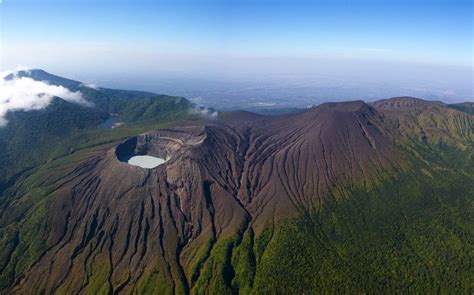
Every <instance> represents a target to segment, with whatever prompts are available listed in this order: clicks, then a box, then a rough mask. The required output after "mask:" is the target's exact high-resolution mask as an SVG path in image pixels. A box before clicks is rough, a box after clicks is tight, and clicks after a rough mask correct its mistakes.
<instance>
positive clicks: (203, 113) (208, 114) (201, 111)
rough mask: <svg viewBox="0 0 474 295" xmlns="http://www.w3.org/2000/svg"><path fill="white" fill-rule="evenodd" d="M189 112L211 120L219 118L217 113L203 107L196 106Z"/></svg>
mask: <svg viewBox="0 0 474 295" xmlns="http://www.w3.org/2000/svg"><path fill="white" fill-rule="evenodd" d="M189 112H190V113H191V114H198V115H201V116H203V117H207V118H209V119H217V116H218V113H217V111H215V110H212V109H209V108H206V107H201V106H196V107H194V108H192V109H190V110H189Z"/></svg>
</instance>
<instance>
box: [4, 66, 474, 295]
mask: <svg viewBox="0 0 474 295" xmlns="http://www.w3.org/2000/svg"><path fill="white" fill-rule="evenodd" d="M28 75H29V77H33V78H35V77H36V76H38V77H36V78H38V79H41V80H44V79H50V80H51V81H50V83H52V84H54V83H57V84H58V85H63V86H65V87H72V88H71V89H72V90H80V91H81V92H83V93H85V96H86V98H87V99H88V100H90V101H92V102H93V103H94V106H95V107H94V108H93V109H82V108H80V107H77V106H72V105H68V104H67V103H66V102H64V101H62V100H61V99H59V98H58V99H56V101H55V102H53V104H52V105H50V106H49V107H48V108H47V109H45V110H41V111H37V112H31V113H29V112H28V113H26V112H25V113H21V112H20V113H13V114H10V117H9V120H10V122H11V125H9V127H7V128H6V129H4V130H2V131H1V132H3V134H4V135H5V136H4V137H3V138H4V139H5V138H8V136H10V140H7V141H5V142H4V143H3V144H4V145H5V146H6V147H7V149H6V150H7V151H9V152H8V153H5V152H4V153H3V154H2V157H3V159H5V160H4V163H5V165H4V168H3V172H4V173H5V174H4V175H3V178H2V181H3V182H4V184H3V185H2V186H0V193H1V198H0V200H1V206H0V210H1V211H0V214H1V215H0V233H1V237H2V243H1V244H0V269H1V277H0V290H3V291H2V293H18V294H32V293H47V294H49V293H59V294H62V293H67V294H69V293H83V294H90V293H114V294H116V293H124V294H129V293H147V294H148V293H156V294H166V293H181V294H187V293H193V294H201V293H212V294H214V293H243V294H247V293H279V292H282V293H307V292H319V291H328V292H330V291H333V292H344V293H353V292H368V293H380V292H384V291H385V292H386V291H397V290H398V291H413V292H417V291H425V292H427V291H432V292H440V291H441V292H444V291H453V290H456V291H459V292H469V291H472V290H473V289H472V288H473V286H472V281H471V278H472V276H473V275H474V274H473V271H472V268H471V267H470V265H472V251H473V250H474V249H473V247H472V245H473V244H474V243H473V240H474V228H473V223H472V220H473V217H474V216H473V214H474V152H473V146H474V116H473V115H472V112H471V109H470V108H469V106H470V104H468V103H466V104H459V105H446V104H444V103H441V102H432V101H424V100H420V99H416V98H411V97H398V98H392V99H388V100H380V101H377V102H374V103H371V104H367V103H364V102H362V101H353V102H344V103H325V104H322V105H320V106H317V107H313V108H311V109H308V110H307V111H305V112H302V113H294V114H287V115H280V116H262V115H257V114H253V113H249V112H230V113H221V114H220V117H219V119H205V118H202V117H201V118H192V117H190V116H189V114H188V113H189V112H188V108H189V107H190V106H191V105H190V104H189V102H187V101H186V100H185V99H184V98H173V97H166V96H156V95H153V94H148V93H142V92H129V91H119V90H111V89H98V90H96V89H91V88H87V87H84V86H83V85H82V84H81V83H79V82H75V81H72V80H67V79H64V78H61V77H57V76H52V75H49V74H47V73H45V72H42V71H33V72H32V73H29V74H28ZM35 75H36V76H35ZM150 95H151V96H150ZM110 113H118V114H119V115H120V116H121V118H122V119H124V120H125V122H126V125H125V126H122V127H120V128H117V129H116V130H113V131H100V130H95V129H94V128H96V127H95V126H96V124H97V123H98V122H100V121H101V120H103V119H104V118H106V117H108V116H109V115H110ZM51 114H56V115H57V116H54V118H55V120H56V121H57V122H56V121H55V122H52V121H51V118H52V116H51ZM58 114H59V115H58ZM184 114H187V115H184ZM71 115H72V116H71ZM157 117H160V118H161V119H162V120H157V119H156V118H157ZM81 118H82V119H83V118H88V119H87V120H85V122H86V124H85V125H80V122H81ZM66 119H67V120H66ZM177 119H179V120H177ZM64 120H66V121H64ZM38 121H39V122H45V123H44V130H47V131H44V132H43V131H41V130H43V129H42V128H43V125H41V124H39V125H38V123H37V122H38ZM61 122H63V123H64V122H69V123H68V124H61ZM164 122H166V125H164V124H163V123H164ZM33 124H36V126H37V128H36V129H35V128H32V126H33ZM78 124H79V125H78ZM52 125H53V127H54V126H58V128H56V129H55V128H52V129H51V128H50V126H52ZM21 126H23V128H20V127H21ZM48 126H49V127H48ZM59 126H60V127H59ZM13 130H20V131H22V130H23V133H22V132H18V133H14V132H13ZM32 130H36V132H37V134H36V135H39V136H36V137H34V136H33V135H34V134H35V133H32ZM15 134H16V135H15ZM61 137H63V138H62V139H61V140H59V138H61ZM28 138H31V139H30V140H28ZM12 140H13V143H12V142H11V141H12ZM30 141H31V143H30V145H28V147H29V148H31V144H33V145H34V146H36V147H38V149H39V151H40V152H38V155H41V156H42V159H43V160H46V161H36V162H33V163H32V162H30V163H29V165H28V166H25V165H20V164H18V165H17V166H15V165H10V164H9V163H10V162H11V161H13V160H14V159H18V160H21V159H26V158H24V157H23V158H22V157H20V156H18V155H19V154H18V153H17V152H18V150H20V151H27V149H26V148H24V147H23V145H22V144H21V143H22V142H24V143H25V144H26V142H30ZM14 143H15V144H18V145H20V147H18V148H15V146H16V145H15V144H14ZM54 145H59V146H60V147H62V148H58V147H56V148H54V149H52V148H51V147H52V146H54ZM54 150H55V151H54ZM53 151H54V152H53ZM132 155H150V156H157V157H160V158H169V159H170V160H169V161H168V162H166V163H165V164H163V165H161V166H158V167H156V168H154V169H143V168H140V167H136V166H131V165H128V164H127V163H125V160H126V159H127V158H129V157H130V156H132ZM7 168H8V169H7ZM6 172H8V173H6Z"/></svg>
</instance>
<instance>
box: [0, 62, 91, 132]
mask: <svg viewBox="0 0 474 295" xmlns="http://www.w3.org/2000/svg"><path fill="white" fill-rule="evenodd" d="M12 73H13V74H15V73H17V71H6V72H0V127H4V126H5V125H6V124H7V123H8V121H7V119H6V115H7V114H8V113H9V112H14V111H32V110H40V109H43V108H45V107H47V106H48V105H49V104H50V103H51V101H52V100H53V98H54V97H60V98H62V99H64V100H66V101H68V102H72V103H77V104H81V105H90V103H89V102H87V101H86V100H85V99H84V97H83V96H82V94H81V92H80V91H77V92H72V91H70V90H69V89H67V88H65V87H63V86H55V85H49V84H48V83H46V82H42V81H35V80H33V79H31V78H26V77H22V78H20V77H17V76H16V75H15V76H14V78H13V79H11V80H6V79H5V77H7V76H8V75H9V74H12Z"/></svg>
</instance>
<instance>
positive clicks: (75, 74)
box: [0, 0, 474, 108]
mask: <svg viewBox="0 0 474 295" xmlns="http://www.w3.org/2000/svg"><path fill="white" fill-rule="evenodd" d="M472 12H473V4H472V2H471V1H456V2H452V1H312V2H310V1H296V2H295V1H277V2H275V1H272V2H271V1H261V2H258V3H254V2H252V1H233V2H229V1H204V2H200V3H199V4H197V3H193V2H192V1H109V0H102V1H59V0H56V1H51V0H48V1H42V2H41V3H38V2H35V1H30V0H15V1H12V0H5V1H3V3H2V4H1V6H0V19H1V23H0V33H1V47H0V54H1V59H0V70H2V71H3V70H6V69H12V68H16V67H17V66H18V65H23V66H27V67H30V68H41V69H44V70H46V71H48V72H51V73H54V74H57V75H61V76H64V77H67V78H72V79H76V80H79V81H84V82H86V83H93V84H96V85H99V86H104V87H117V88H131V89H140V90H149V91H155V92H159V93H166V94H171V95H181V96H186V97H189V98H190V99H191V100H193V101H195V102H201V103H203V104H207V105H211V106H215V107H219V108H226V107H228V108H233V107H237V108H238V107H239V106H243V107H247V108H250V107H252V106H259V105H260V106H263V105H268V106H277V107H288V106H305V105H307V104H311V103H319V102H322V101H327V100H350V99H364V100H373V99H378V98H383V97H390V96H398V95H412V96H418V97H422V98H426V99H440V100H444V101H447V102H455V101H466V100H467V101H474V95H473V50H472V49H473V48H472V40H473V38H472V36H473V26H472ZM18 20H21V21H18Z"/></svg>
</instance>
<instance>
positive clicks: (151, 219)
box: [15, 101, 403, 293]
mask: <svg viewBox="0 0 474 295" xmlns="http://www.w3.org/2000/svg"><path fill="white" fill-rule="evenodd" d="M385 120H387V119H386V117H385V115H384V114H383V113H380V112H379V111H377V109H376V108H375V107H373V106H370V105H368V104H365V103H364V102H362V101H356V102H348V103H327V104H323V105H321V106H319V107H315V108H312V109H310V110H308V111H307V112H305V113H302V114H295V115H286V116H278V117H264V116H258V115H252V114H249V113H240V112H238V113H234V114H229V115H228V116H227V117H226V118H225V119H224V120H220V121H215V122H207V123H206V124H202V125H200V126H181V127H176V128H171V129H166V130H158V131H156V132H151V133H147V134H144V135H141V136H138V137H137V138H132V139H129V140H128V141H126V142H124V143H122V145H120V146H118V147H117V148H113V149H106V150H103V151H101V152H100V153H97V154H95V155H94V156H92V157H90V158H89V159H87V160H86V161H84V162H83V163H82V164H80V165H78V166H77V167H75V168H74V169H73V170H71V171H70V173H69V174H67V175H65V176H64V178H63V179H62V182H61V183H60V184H59V185H58V188H57V190H56V191H55V192H54V193H53V195H54V198H53V202H52V205H51V209H50V212H49V214H48V216H49V217H50V219H49V220H48V223H49V224H50V225H51V228H52V230H51V232H49V233H45V238H46V239H47V240H48V245H50V247H49V248H48V250H47V251H46V252H45V253H44V254H43V255H42V256H41V257H40V259H39V260H38V261H37V262H36V263H35V264H34V265H33V266H32V267H31V269H30V270H29V271H28V272H27V273H26V275H25V276H24V277H23V278H22V279H21V280H19V281H18V283H17V286H16V287H15V291H16V292H19V293H35V292H36V291H37V290H44V291H45V292H46V293H50V292H53V291H69V292H70V291H71V290H74V292H75V293H76V292H77V293H81V292H84V293H87V292H88V288H89V286H91V285H94V284H99V285H101V284H102V282H107V283H106V284H108V285H109V286H110V287H111V289H113V290H114V291H115V292H117V291H124V292H125V293H130V292H132V291H133V290H136V289H135V288H136V287H137V282H138V280H139V278H140V277H141V276H142V275H143V274H144V273H150V272H153V271H159V278H160V280H161V281H160V282H161V283H163V284H164V283H166V284H169V285H170V286H174V290H175V291H176V292H178V291H185V292H186V291H189V288H190V287H189V285H190V282H191V281H192V279H193V278H191V277H190V273H191V270H190V268H191V258H187V257H190V256H192V255H191V253H192V251H194V250H193V249H196V248H198V247H199V245H200V244H202V243H204V242H205V241H208V240H212V241H219V240H221V239H224V238H226V237H227V236H229V235H231V234H233V233H235V232H237V231H239V230H248V229H249V228H252V230H254V231H256V232H258V231H259V230H260V229H261V228H262V226H263V225H265V224H268V223H270V224H271V223H275V222H278V221H279V220H281V219H284V218H288V217H290V216H292V215H295V214H299V213H304V212H308V211H311V212H312V211H315V210H318V208H319V206H320V204H321V201H323V200H324V198H325V197H327V196H329V195H330V194H332V195H334V196H336V197H341V198H343V197H347V196H348V193H347V192H348V191H349V190H350V189H351V187H353V186H356V185H370V184H371V183H374V182H377V181H379V180H382V179H383V178H386V177H389V176H390V175H391V174H394V173H395V171H396V170H399V169H401V167H400V166H402V164H401V163H402V162H403V161H402V160H401V155H400V153H399V151H398V150H397V148H396V147H395V146H394V144H393V142H392V137H393V135H392V134H391V133H390V130H389V129H386V128H385V127H384V124H385ZM132 154H148V155H155V156H159V157H165V156H169V157H171V159H170V160H169V161H168V162H167V163H166V164H164V165H161V166H158V167H157V168H155V169H143V168H140V167H136V166H131V165H128V164H126V163H123V162H121V161H120V160H119V159H122V160H123V159H124V158H126V157H127V156H131V155H132ZM91 277H93V278H95V279H97V278H98V280H100V282H96V281H93V282H91V281H89V280H90V278H91ZM180 281H184V282H185V284H184V285H180V284H179V282H180Z"/></svg>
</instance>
